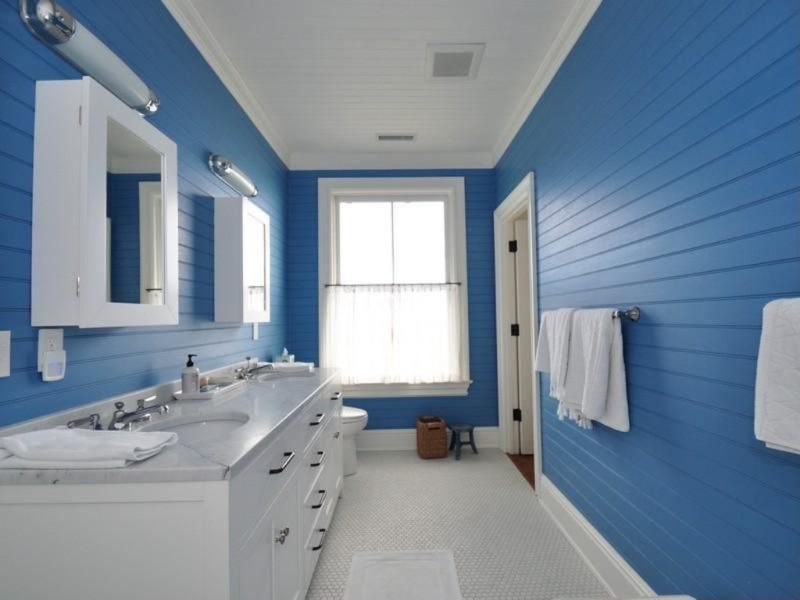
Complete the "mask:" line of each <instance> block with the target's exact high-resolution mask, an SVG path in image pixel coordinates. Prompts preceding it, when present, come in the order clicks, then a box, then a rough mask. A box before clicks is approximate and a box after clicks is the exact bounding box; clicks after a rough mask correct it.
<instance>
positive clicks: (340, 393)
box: [331, 392, 342, 402]
mask: <svg viewBox="0 0 800 600" xmlns="http://www.w3.org/2000/svg"><path fill="white" fill-rule="evenodd" d="M341 398H342V392H336V393H335V394H334V395H333V396H331V402H336V401H337V400H341Z"/></svg>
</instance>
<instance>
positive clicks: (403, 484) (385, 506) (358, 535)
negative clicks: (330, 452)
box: [307, 450, 607, 600]
mask: <svg viewBox="0 0 800 600" xmlns="http://www.w3.org/2000/svg"><path fill="white" fill-rule="evenodd" d="M433 549H450V550H452V551H453V554H454V555H455V560H456V567H457V569H458V578H459V583H460V584H461V593H462V595H463V596H464V598H465V600H494V599H497V600H539V599H541V600H551V599H553V598H558V597H563V598H569V597H583V598H586V597H597V598H605V597H607V594H606V593H605V590H604V588H603V587H602V585H601V584H600V582H599V581H598V580H597V579H596V578H595V576H594V575H593V574H592V572H591V571H590V570H589V568H588V567H587V566H586V564H585V563H584V562H583V560H582V559H581V558H580V556H578V554H577V552H575V550H574V549H573V548H572V546H570V544H569V542H568V541H567V540H566V538H565V537H564V536H563V535H562V534H561V532H560V531H559V529H558V528H557V527H556V525H555V524H554V523H553V522H552V521H551V519H550V517H549V516H548V515H547V513H546V512H545V511H544V509H543V508H541V506H539V503H538V501H537V500H536V497H535V496H534V494H533V491H532V490H531V488H530V486H529V485H528V483H527V482H526V481H525V480H524V479H523V478H522V475H520V473H519V472H518V471H517V469H516V467H514V465H513V464H511V461H509V460H508V458H507V457H506V456H505V455H504V454H503V453H502V452H500V451H499V450H482V451H481V453H480V454H478V455H474V454H472V452H470V451H466V452H465V453H464V455H463V458H462V460H461V461H460V462H456V461H454V460H453V459H442V460H428V461H424V460H420V459H419V458H418V457H417V455H416V453H415V452H362V453H359V472H358V473H357V474H356V475H353V476H351V477H348V478H347V479H346V480H345V487H344V493H343V496H342V499H341V500H340V502H339V505H338V507H337V509H336V515H335V517H334V519H333V523H332V525H331V528H330V531H329V532H328V537H327V539H326V541H325V548H324V549H323V551H322V556H321V557H320V560H319V564H318V566H317V571H316V573H315V575H314V579H313V580H312V582H311V588H310V589H309V592H308V596H307V600H339V599H340V598H341V597H342V593H343V591H344V586H345V582H346V581H347V574H348V572H349V570H350V561H351V559H352V555H353V552H356V551H363V550H366V551H380V550H433ZM409 600H411V599H409Z"/></svg>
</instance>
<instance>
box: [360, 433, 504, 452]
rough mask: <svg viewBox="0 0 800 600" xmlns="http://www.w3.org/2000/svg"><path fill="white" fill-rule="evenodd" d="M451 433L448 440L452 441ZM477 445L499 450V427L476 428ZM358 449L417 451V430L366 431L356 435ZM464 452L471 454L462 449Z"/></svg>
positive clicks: (365, 450) (448, 434)
mask: <svg viewBox="0 0 800 600" xmlns="http://www.w3.org/2000/svg"><path fill="white" fill-rule="evenodd" d="M450 435H451V434H450V432H449V431H448V433H447V436H448V437H447V439H448V440H449V439H450ZM475 445H476V446H477V447H478V448H497V427H476V428H475ZM356 448H357V449H358V450H361V451H364V452H367V451H373V450H416V449H417V430H416V429H366V430H364V431H362V432H361V433H359V434H357V435H356ZM462 452H468V453H469V452H471V450H469V449H462Z"/></svg>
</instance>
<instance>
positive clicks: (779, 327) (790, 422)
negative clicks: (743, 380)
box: [754, 298, 800, 454]
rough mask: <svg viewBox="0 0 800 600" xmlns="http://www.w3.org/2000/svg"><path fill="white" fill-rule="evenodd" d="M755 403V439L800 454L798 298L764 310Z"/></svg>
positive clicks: (799, 309)
mask: <svg viewBox="0 0 800 600" xmlns="http://www.w3.org/2000/svg"><path fill="white" fill-rule="evenodd" d="M755 402H756V403H755V424H754V425H755V427H754V428H755V435H756V438H757V439H759V440H761V441H763V442H765V443H766V444H767V446H768V447H770V448H774V449H776V450H783V451H785V452H794V453H798V454H800V298H790V299H784V300H774V301H772V302H770V303H768V304H767V305H766V306H765V307H764V322H763V324H762V328H761V344H760V346H759V349H758V367H757V370H756V399H755Z"/></svg>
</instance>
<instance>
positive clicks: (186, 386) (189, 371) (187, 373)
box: [181, 354, 200, 394]
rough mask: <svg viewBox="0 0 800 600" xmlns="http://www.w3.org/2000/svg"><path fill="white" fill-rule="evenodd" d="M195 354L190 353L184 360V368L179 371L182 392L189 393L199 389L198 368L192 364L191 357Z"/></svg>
mask: <svg viewBox="0 0 800 600" xmlns="http://www.w3.org/2000/svg"><path fill="white" fill-rule="evenodd" d="M195 356H197V354H190V355H189V360H188V361H186V368H185V369H184V370H183V371H181V391H182V392H183V393H184V394H191V393H194V392H197V391H198V390H199V389H200V369H198V368H197V367H195V366H194V362H193V361H192V358H194V357H195Z"/></svg>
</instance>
